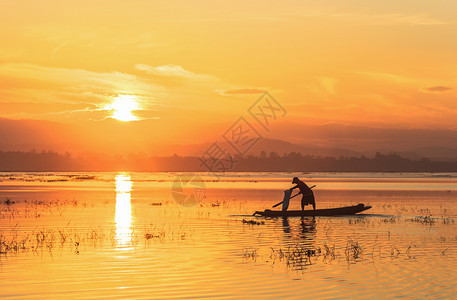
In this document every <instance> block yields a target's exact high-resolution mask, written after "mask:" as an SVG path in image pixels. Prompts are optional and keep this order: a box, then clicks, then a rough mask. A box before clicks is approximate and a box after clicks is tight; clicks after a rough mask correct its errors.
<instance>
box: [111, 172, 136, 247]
mask: <svg viewBox="0 0 457 300" xmlns="http://www.w3.org/2000/svg"><path fill="white" fill-rule="evenodd" d="M131 191H132V181H131V180H130V176H128V175H116V213H115V217H114V221H115V223H116V241H117V247H118V248H122V249H126V248H128V247H130V246H131V242H132V205H131V203H130V199H131V194H130V192H131Z"/></svg>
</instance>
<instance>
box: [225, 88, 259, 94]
mask: <svg viewBox="0 0 457 300" xmlns="http://www.w3.org/2000/svg"><path fill="white" fill-rule="evenodd" d="M266 91H267V89H256V88H246V89H242V88H240V89H230V90H217V92H218V93H220V94H221V95H252V94H263V93H265V92H266Z"/></svg>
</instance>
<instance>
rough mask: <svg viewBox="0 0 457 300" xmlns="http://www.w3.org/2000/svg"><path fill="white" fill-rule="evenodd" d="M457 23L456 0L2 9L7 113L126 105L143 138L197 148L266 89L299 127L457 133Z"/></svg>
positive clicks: (101, 113) (90, 118)
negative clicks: (170, 139) (193, 144)
mask: <svg viewBox="0 0 457 300" xmlns="http://www.w3.org/2000/svg"><path fill="white" fill-rule="evenodd" d="M456 20H457V2H456V1H452V0H449V1H439V2H432V1H428V0H411V1H405V0H402V1H368V2H367V1H355V0H348V1H337V0H333V1H330V0H327V1H303V0H300V1H280V2H278V1H233V0H231V1H135V0H133V1H120V0H113V1H103V0H101V1H85V0H82V1H78V2H75V1H58V2H56V1H49V0H44V1H0V34H1V37H2V46H1V47H0V118H9V119H38V120H50V121H58V122H65V123H70V124H78V125H81V126H83V127H84V128H90V127H91V126H92V125H93V124H94V123H95V122H97V123H100V122H104V121H106V118H108V117H110V116H116V107H113V102H116V100H118V99H119V98H121V99H125V97H127V99H130V100H129V101H131V100H132V99H133V102H130V103H129V105H127V107H130V110H132V111H131V117H132V118H131V119H132V120H135V121H132V122H142V120H143V121H148V124H152V125H151V127H150V131H148V130H146V132H136V133H135V134H136V135H138V136H143V137H147V138H148V139H152V140H153V139H154V138H157V139H166V137H167V136H168V137H173V138H177V139H180V140H181V141H182V142H184V143H189V142H192V141H194V140H199V141H200V140H202V139H211V137H212V136H217V137H218V136H220V134H221V133H222V132H221V130H223V129H224V128H225V127H228V126H229V125H230V124H231V123H233V122H234V121H235V120H236V119H237V118H238V117H239V116H240V115H242V114H243V113H245V112H246V109H247V108H248V107H249V106H250V105H251V104H252V103H253V102H254V101H255V100H256V99H257V98H258V97H259V96H260V94H256V93H257V92H258V91H260V90H268V91H269V92H270V93H271V94H272V95H273V96H274V97H275V98H276V99H277V100H278V101H279V102H280V103H281V104H282V105H283V106H284V107H285V108H286V110H287V111H288V114H287V121H290V122H300V123H307V124H322V123H329V122H332V123H333V122H334V123H344V124H367V125H376V126H386V127H396V126H398V127H408V128H443V129H444V128H446V129H457V125H456V123H455V119H456V117H457V101H456V100H457V90H456V85H455V83H456V79H457V55H456V53H457V39H456V38H455V37H456V34H457V21H456ZM125 107H126V106H124V107H122V106H121V107H120V108H124V109H127V108H125ZM120 108H119V107H118V108H117V109H120ZM124 118H127V119H129V112H127V117H126V115H125V113H124ZM107 124H108V123H107ZM109 124H111V123H109ZM215 124H216V125H217V126H216V125H215ZM97 126H100V125H99V124H97ZM106 126H107V127H106V128H107V129H106V130H107V131H110V130H112V127H110V125H106ZM196 128H199V129H200V130H201V128H206V129H205V130H204V132H203V136H204V137H200V135H201V134H202V131H199V133H198V134H195V135H194V136H192V133H191V132H192V130H196ZM87 130H90V129H87ZM107 134H108V133H107ZM111 134H113V133H111Z"/></svg>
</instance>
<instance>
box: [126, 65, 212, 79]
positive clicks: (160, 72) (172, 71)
mask: <svg viewBox="0 0 457 300" xmlns="http://www.w3.org/2000/svg"><path fill="white" fill-rule="evenodd" d="M135 68H136V69H137V70H140V71H144V72H146V73H147V74H150V75H154V76H166V77H180V78H186V79H191V80H199V81H216V80H217V77H215V76H213V75H210V74H197V73H194V72H191V71H188V70H186V69H184V68H183V67H181V66H180V65H172V64H170V65H162V66H155V67H153V66H149V65H145V64H137V65H135Z"/></svg>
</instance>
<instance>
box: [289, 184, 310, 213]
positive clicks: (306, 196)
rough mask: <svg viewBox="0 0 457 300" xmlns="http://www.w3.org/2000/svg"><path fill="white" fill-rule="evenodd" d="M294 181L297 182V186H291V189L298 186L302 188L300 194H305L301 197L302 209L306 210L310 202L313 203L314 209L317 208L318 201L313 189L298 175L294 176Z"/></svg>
mask: <svg viewBox="0 0 457 300" xmlns="http://www.w3.org/2000/svg"><path fill="white" fill-rule="evenodd" d="M292 183H295V184H296V186H294V187H292V188H290V190H291V191H292V190H294V189H297V188H298V189H299V190H300V192H299V193H298V194H302V195H303V196H302V198H301V210H305V205H308V204H312V205H313V209H314V210H316V201H315V200H314V193H313V190H312V189H310V188H309V187H308V186H307V185H306V183H304V182H303V181H301V180H300V179H298V177H294V179H293V180H292ZM298 194H297V195H298Z"/></svg>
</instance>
